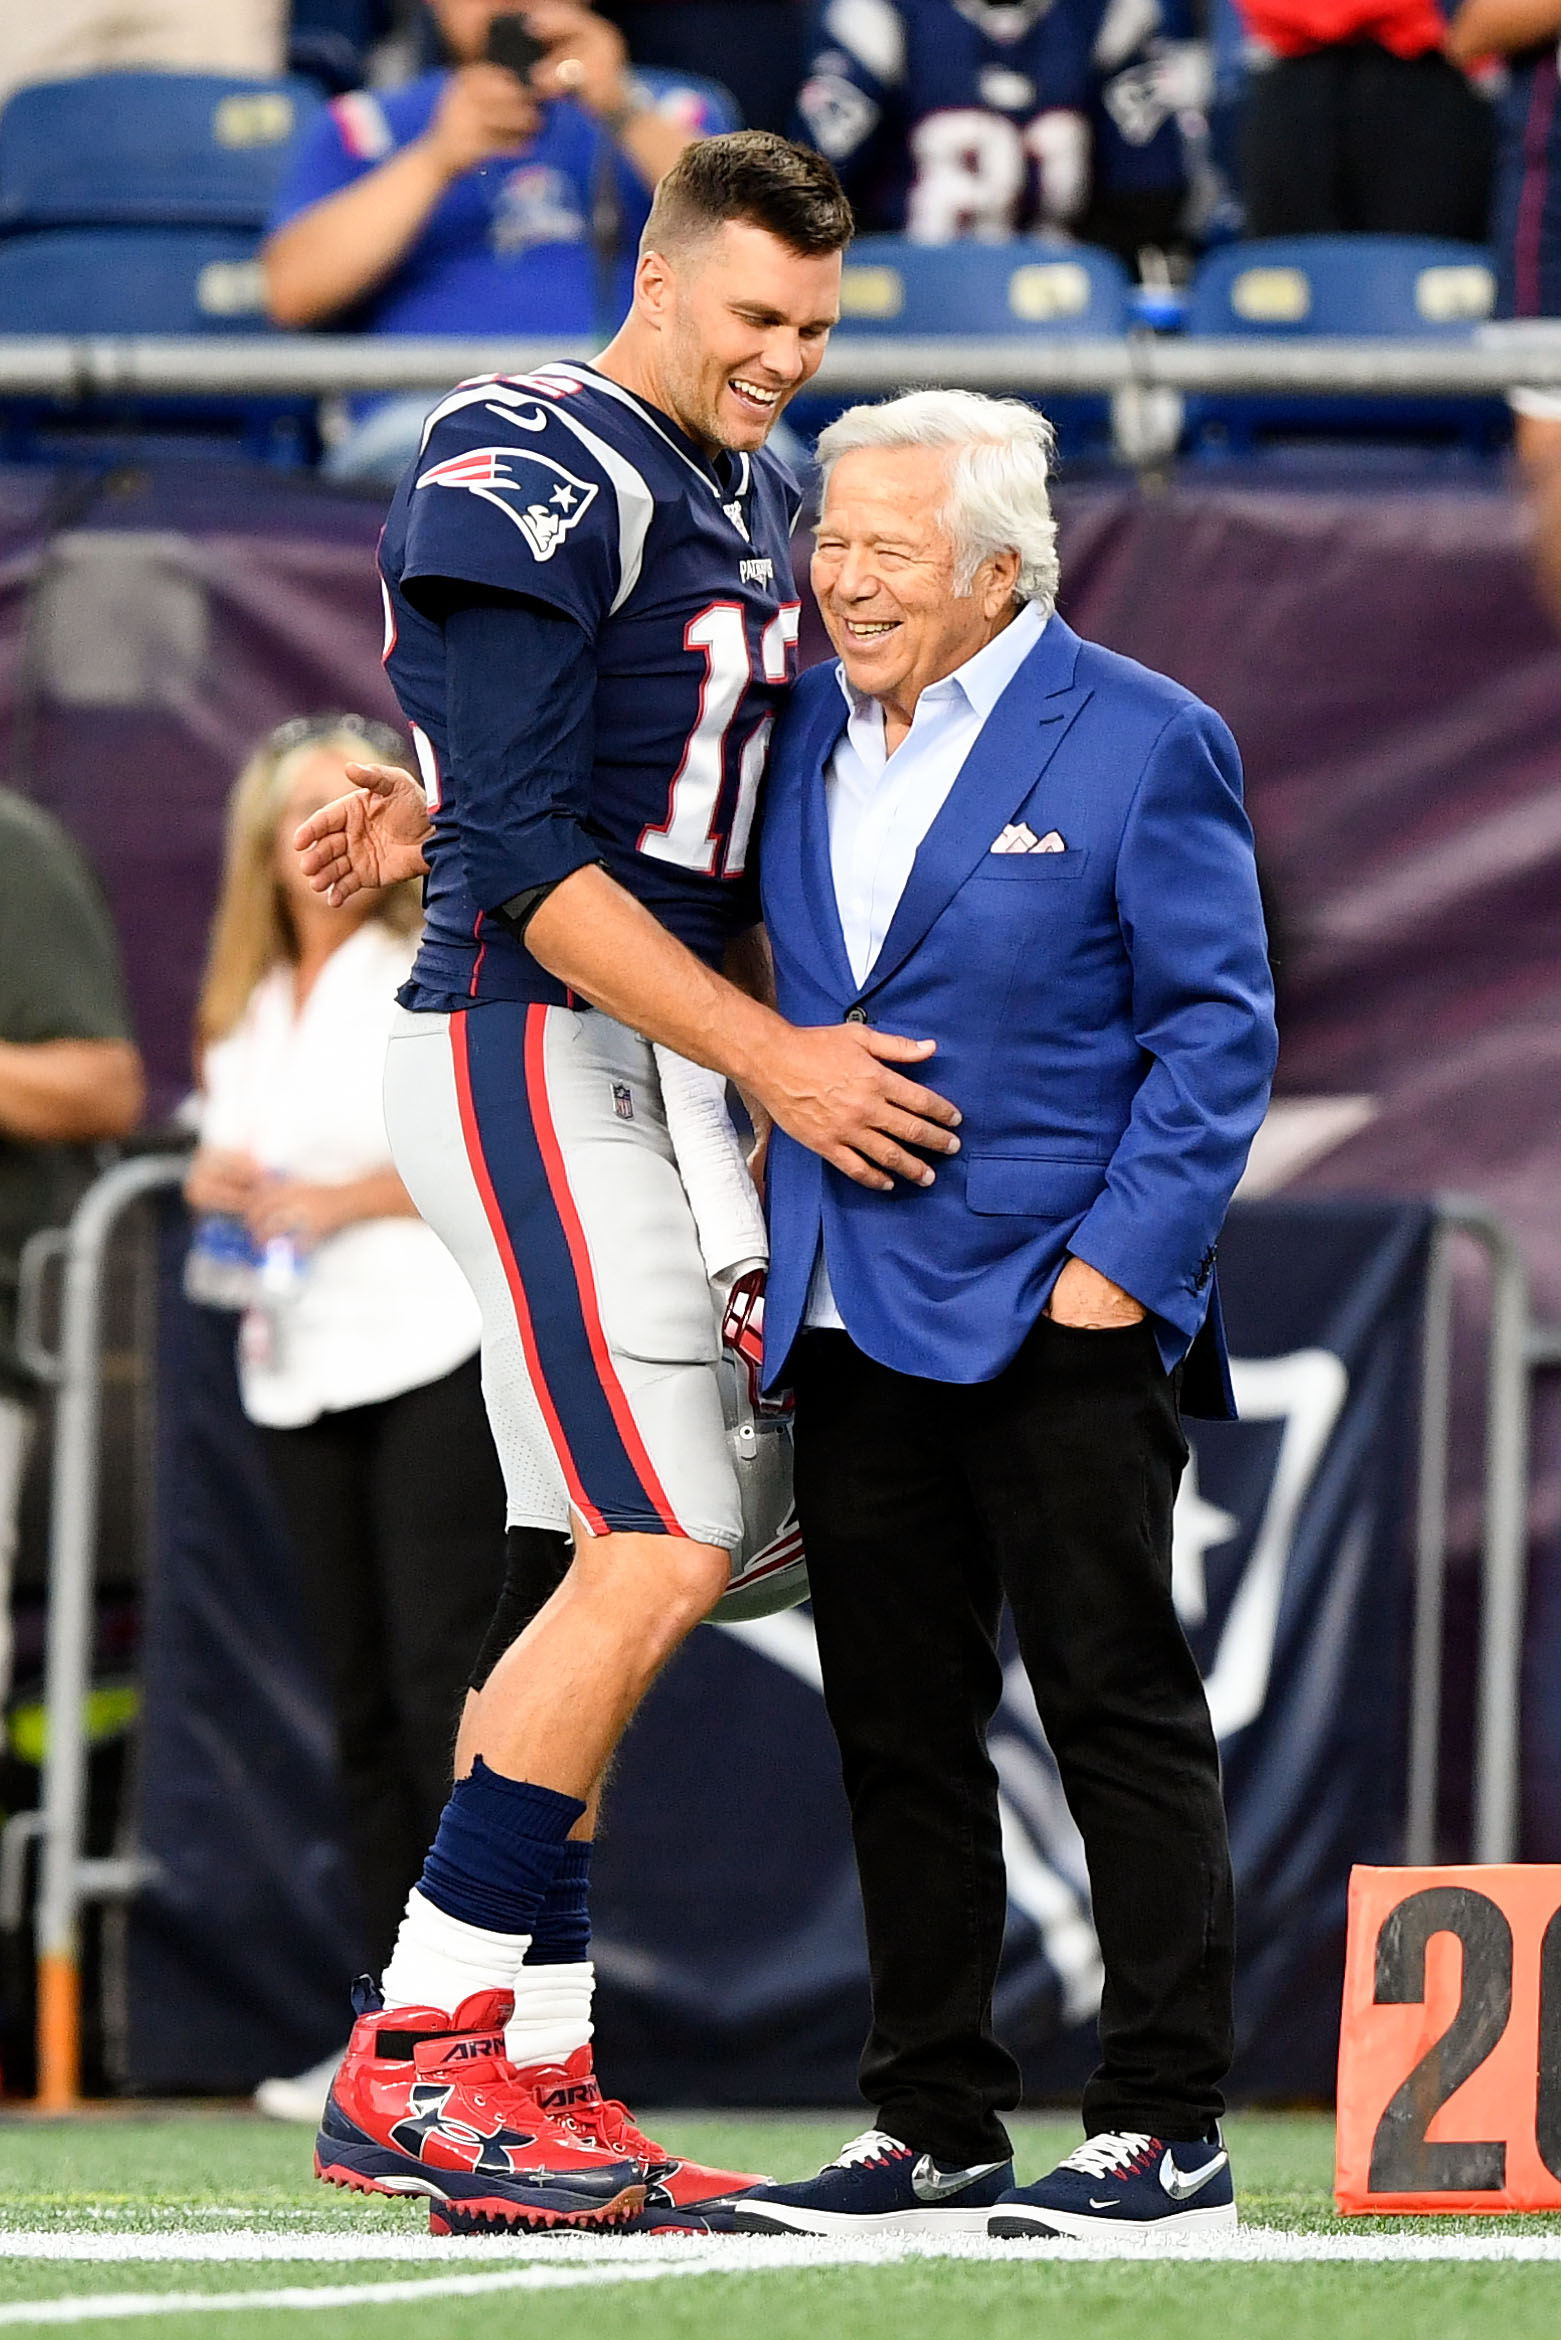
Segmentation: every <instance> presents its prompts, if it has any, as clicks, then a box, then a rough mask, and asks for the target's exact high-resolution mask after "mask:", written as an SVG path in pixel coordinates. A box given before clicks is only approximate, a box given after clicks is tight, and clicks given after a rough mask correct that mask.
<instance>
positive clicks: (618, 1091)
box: [612, 1081, 634, 1121]
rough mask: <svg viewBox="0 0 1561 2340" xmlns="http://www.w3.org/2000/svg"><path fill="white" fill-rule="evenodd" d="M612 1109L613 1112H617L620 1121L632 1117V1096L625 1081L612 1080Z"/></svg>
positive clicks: (629, 1119) (628, 1119)
mask: <svg viewBox="0 0 1561 2340" xmlns="http://www.w3.org/2000/svg"><path fill="white" fill-rule="evenodd" d="M612 1109H613V1111H614V1113H616V1114H617V1116H618V1119H619V1120H620V1121H632V1120H633V1119H634V1098H633V1095H632V1093H631V1091H630V1089H629V1086H628V1084H627V1082H625V1081H614V1082H613V1085H612Z"/></svg>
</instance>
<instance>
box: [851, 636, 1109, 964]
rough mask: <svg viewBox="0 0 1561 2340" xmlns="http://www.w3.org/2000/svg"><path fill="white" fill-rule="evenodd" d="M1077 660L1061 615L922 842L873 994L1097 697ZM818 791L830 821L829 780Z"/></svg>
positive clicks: (995, 713) (995, 712) (986, 727)
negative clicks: (1078, 679)
mask: <svg viewBox="0 0 1561 2340" xmlns="http://www.w3.org/2000/svg"><path fill="white" fill-rule="evenodd" d="M1078 654H1079V638H1078V636H1077V634H1075V633H1074V632H1073V630H1072V628H1071V627H1069V626H1065V625H1064V624H1063V622H1062V620H1061V618H1060V617H1057V616H1056V615H1055V614H1054V615H1053V616H1052V617H1051V618H1049V619H1048V620H1047V624H1046V631H1045V632H1044V633H1043V634H1042V636H1041V638H1040V640H1039V641H1038V642H1037V643H1036V645H1035V648H1034V649H1033V650H1032V651H1031V653H1030V655H1029V657H1028V658H1027V659H1026V660H1025V662H1024V664H1023V665H1022V666H1021V667H1020V669H1019V671H1018V673H1017V674H1016V675H1015V676H1014V679H1013V681H1012V682H1011V683H1010V684H1009V686H1008V688H1007V690H1006V691H1004V693H1003V695H1002V697H1001V698H1000V699H999V700H998V702H997V705H996V706H995V707H994V708H993V709H992V712H991V714H990V715H989V716H988V717H987V719H986V722H985V723H984V724H983V725H982V727H981V733H980V736H979V738H978V739H977V741H976V744H975V746H974V747H973V748H972V749H971V751H970V753H969V755H968V756H967V757H966V758H965V761H964V763H963V764H962V765H961V766H960V769H959V775H958V777H957V778H956V780H955V782H954V785H953V787H952V788H951V789H950V790H949V792H948V795H947V796H946V797H945V798H944V800H943V808H942V810H941V811H940V812H939V814H938V817H937V819H936V820H935V821H934V822H933V824H932V826H931V828H930V829H929V830H928V831H927V834H926V836H925V837H924V838H923V839H922V841H921V845H920V847H919V849H918V851H917V855H916V859H915V861H914V862H913V863H912V865H911V874H910V877H909V878H908V879H907V881H906V886H905V891H904V893H903V894H902V895H901V896H900V902H899V907H898V909H897V910H896V911H895V914H894V917H893V919H892V920H891V921H890V925H889V931H888V933H887V934H886V935H885V936H884V941H883V949H882V950H881V951H880V952H879V954H878V957H877V959H876V961H875V962H874V965H873V969H872V972H871V974H870V975H869V976H868V978H867V982H866V984H865V985H864V986H863V990H864V993H865V992H870V991H873V990H875V989H876V988H877V986H878V985H879V984H880V983H885V982H887V981H888V979H889V977H890V976H891V975H893V974H894V973H895V971H896V969H897V968H899V967H900V966H901V965H902V964H903V963H904V961H905V959H906V958H907V957H908V956H909V954H910V953H911V952H912V951H913V950H914V949H915V947H916V945H917V944H918V943H919V942H920V941H921V939H922V936H923V935H924V934H925V933H926V932H927V929H928V928H929V927H930V926H931V925H932V923H933V921H934V919H936V918H938V917H939V916H940V915H941V914H942V912H943V911H944V910H945V909H946V908H947V907H948V905H949V903H950V902H951V901H952V899H953V897H954V895H955V894H956V893H957V892H958V891H959V889H960V887H961V886H962V885H963V884H964V882H965V880H966V879H967V878H968V877H969V876H970V874H971V872H972V870H973V869H974V868H975V867H976V864H977V863H978V862H979V861H981V860H982V859H983V858H984V856H985V855H986V854H987V853H989V852H990V850H991V846H992V840H993V838H994V837H995V836H997V835H998V833H999V832H1000V830H1002V829H1003V828H1004V826H1005V825H1006V824H1007V822H1008V820H1009V818H1010V817H1011V815H1012V813H1013V811H1014V808H1015V806H1016V805H1018V804H1021V803H1022V802H1023V801H1024V799H1025V797H1027V796H1028V795H1029V794H1030V791H1031V790H1032V789H1033V788H1034V786H1035V783H1036V781H1037V780H1038V779H1039V778H1040V776H1041V774H1042V773H1043V772H1044V771H1045V769H1046V767H1047V765H1048V764H1049V763H1050V761H1051V759H1052V757H1053V756H1054V755H1055V754H1056V752H1057V749H1058V747H1059V745H1060V744H1061V741H1062V738H1063V735H1064V734H1065V732H1066V731H1067V729H1068V725H1069V723H1070V722H1071V721H1072V719H1073V717H1074V716H1075V715H1076V714H1077V713H1078V711H1079V709H1080V707H1082V706H1083V704H1084V701H1085V699H1086V698H1087V697H1088V696H1089V693H1088V692H1087V691H1086V690H1076V689H1075V688H1074V685H1073V670H1074V666H1075V664H1076V662H1077V659H1078ZM818 785H819V797H820V815H821V817H822V809H823V806H822V799H823V782H822V780H820V781H819V784H818ZM827 874H828V864H827V856H826V876H827ZM833 899H834V890H833V887H832V886H831V888H830V900H831V902H833ZM836 931H837V933H838V931H839V920H838V917H837V919H836Z"/></svg>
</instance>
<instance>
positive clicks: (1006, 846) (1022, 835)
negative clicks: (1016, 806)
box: [991, 821, 1068, 853]
mask: <svg viewBox="0 0 1561 2340" xmlns="http://www.w3.org/2000/svg"><path fill="white" fill-rule="evenodd" d="M991 849H992V851H993V852H994V853H1066V852H1067V850H1068V848H1067V846H1066V845H1065V844H1064V843H1063V841H1062V838H1061V837H1060V836H1059V834H1058V832H1057V831H1056V830H1055V829H1048V830H1047V832H1046V834H1045V836H1044V837H1037V835H1036V834H1035V831H1034V830H1033V829H1032V828H1031V827H1030V824H1029V822H1028V821H1010V822H1009V824H1008V826H1007V828H1006V829H1004V830H1003V832H1002V834H1001V835H1000V836H998V837H994V839H993V840H992V848H991Z"/></svg>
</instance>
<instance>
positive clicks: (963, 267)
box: [840, 236, 1132, 337]
mask: <svg viewBox="0 0 1561 2340" xmlns="http://www.w3.org/2000/svg"><path fill="white" fill-rule="evenodd" d="M1131 294H1132V283H1131V279H1130V278H1129V276H1128V273H1127V270H1126V269H1125V268H1124V267H1123V266H1122V263H1121V261H1120V260H1118V259H1116V258H1115V257H1114V256H1113V255H1112V254H1111V253H1110V252H1097V251H1095V250H1094V249H1093V248H1092V247H1091V246H1089V245H1087V244H1065V245H1063V244H1043V243H1036V242H1030V241H1025V240H1015V241H1014V242H1011V243H1004V244H981V243H960V244H910V243H907V242H905V240H904V239H903V238H902V237H899V236H861V237H859V238H858V239H857V241H856V242H855V243H854V244H853V245H852V247H851V251H850V255H849V257H848V258H847V261H846V265H845V272H844V275H843V277H842V279H841V286H840V331H841V333H842V334H857V333H904V334H908V335H920V334H928V333H940V334H941V333H966V334H968V333H1002V334H1010V333H1012V334H1030V333H1046V334H1053V333H1068V334H1086V333H1087V334H1090V335H1092V336H1093V335H1097V334H1098V335H1103V336H1107V337H1110V336H1114V335H1116V334H1119V333H1125V332H1126V331H1127V326H1128V303H1129V300H1130V298H1131Z"/></svg>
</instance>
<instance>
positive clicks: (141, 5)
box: [0, 0, 287, 104]
mask: <svg viewBox="0 0 1561 2340" xmlns="http://www.w3.org/2000/svg"><path fill="white" fill-rule="evenodd" d="M286 28H287V0H37V4H35V5H29V4H28V0H7V4H6V5H0V104H3V103H4V101H5V99H6V98H8V97H9V96H10V94H11V92H12V90H13V89H19V88H20V87H21V85H22V83H23V82H26V81H67V80H69V79H70V77H71V76H72V75H73V74H76V73H109V72H113V71H115V70H116V69H117V68H119V67H121V66H130V65H134V66H164V67H166V68H167V70H168V71H169V72H174V73H254V74H270V73H280V72H281V70H282V64H283V59H284V57H285V55H286V50H287V30H286Z"/></svg>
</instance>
